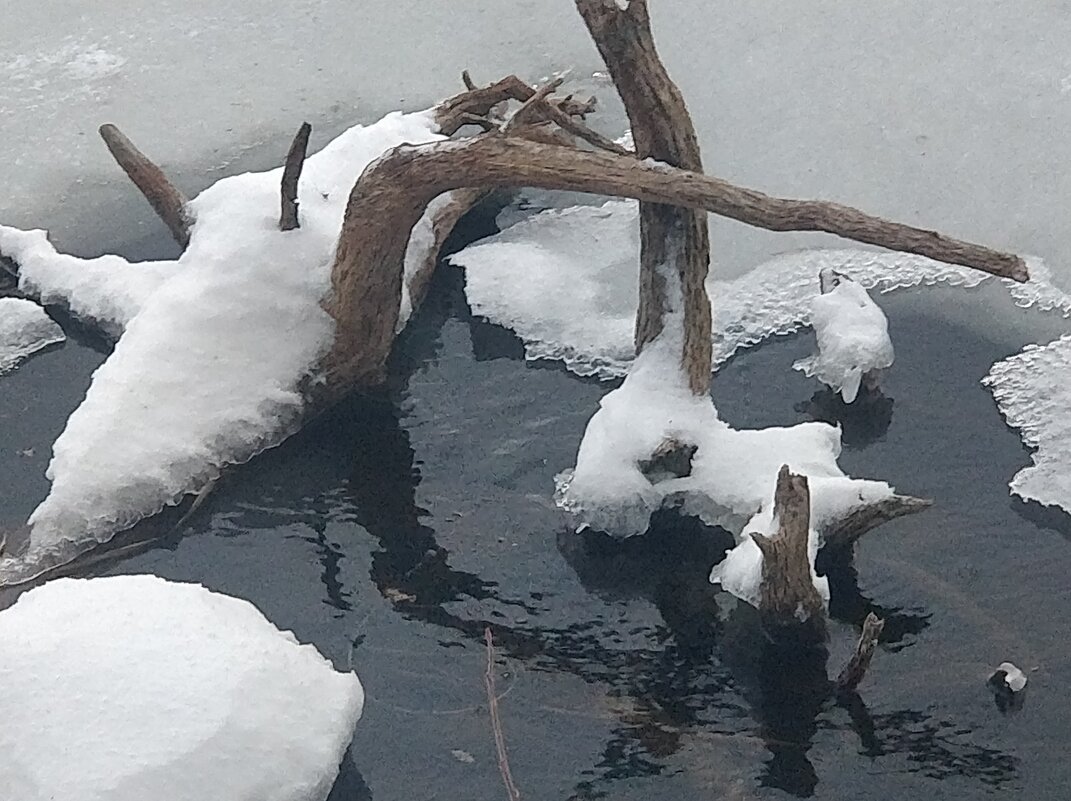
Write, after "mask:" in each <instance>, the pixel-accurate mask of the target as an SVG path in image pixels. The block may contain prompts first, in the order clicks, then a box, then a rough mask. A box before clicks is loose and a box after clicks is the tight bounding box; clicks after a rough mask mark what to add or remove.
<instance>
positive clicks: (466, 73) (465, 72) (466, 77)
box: [461, 70, 476, 92]
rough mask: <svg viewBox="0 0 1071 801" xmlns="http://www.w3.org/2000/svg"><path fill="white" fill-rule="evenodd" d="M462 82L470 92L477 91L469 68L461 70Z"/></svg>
mask: <svg viewBox="0 0 1071 801" xmlns="http://www.w3.org/2000/svg"><path fill="white" fill-rule="evenodd" d="M461 82H462V83H463V84H465V88H466V89H468V90H469V91H470V92H475V91H476V84H474V83H473V82H472V78H471V77H470V76H469V71H468V70H462V71H461Z"/></svg>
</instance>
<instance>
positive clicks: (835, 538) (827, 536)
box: [822, 495, 933, 548]
mask: <svg viewBox="0 0 1071 801" xmlns="http://www.w3.org/2000/svg"><path fill="white" fill-rule="evenodd" d="M931 506H933V501H931V500H927V499H926V498H915V497H913V496H911V495H893V496H892V497H891V498H885V499H884V500H881V501H878V502H877V503H871V504H867V505H866V506H860V507H858V508H856V509H853V510H852V511H851V512H849V513H848V514H847V515H845V516H844V517H842V518H840V519H839V520H837V521H836V522H835V523H833V524H832V525H830V526H829V527H827V528H826V529H825V530H824V531H823V532H822V539H823V540H824V541H825V546H826V547H827V548H850V547H851V546H852V545H854V544H855V541H856V540H857V539H859V538H860V537H861V536H863V535H864V534H866V533H867V532H868V531H870V529H872V528H877V527H878V526H880V525H881V524H882V523H888V522H889V521H890V520H895V519H896V518H898V517H904V516H906V515H913V514H917V513H918V512H923V511H925V510H926V509H929V508H930V507H931Z"/></svg>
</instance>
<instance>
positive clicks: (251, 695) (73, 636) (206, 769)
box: [0, 575, 364, 801]
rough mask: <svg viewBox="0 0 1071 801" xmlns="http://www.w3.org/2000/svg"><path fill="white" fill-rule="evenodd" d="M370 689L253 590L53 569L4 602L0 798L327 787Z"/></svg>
mask: <svg viewBox="0 0 1071 801" xmlns="http://www.w3.org/2000/svg"><path fill="white" fill-rule="evenodd" d="M363 703H364V693H363V691H362V689H361V684H360V682H359V681H358V679H357V676H356V675H355V674H353V673H339V672H337V671H335V670H334V668H333V667H332V666H331V664H330V663H329V662H328V661H327V660H325V659H324V658H323V656H321V655H320V653H319V652H318V651H317V650H316V648H315V647H313V646H311V645H300V644H299V643H298V641H297V640H296V639H295V638H294V636H293V635H292V634H290V633H289V632H283V631H279V630H278V629H277V628H275V626H273V625H272V624H271V623H270V622H269V621H268V620H267V619H266V618H265V617H264V616H263V615H262V614H261V613H260V612H259V611H258V610H257V609H256V607H254V606H253V605H252V604H251V603H249V602H247V601H243V600H239V599H237V598H231V597H229V596H226V595H220V594H218V593H214V592H210V591H209V590H206V589H205V588H204V587H201V586H200V585H196V584H176V583H172V582H169V581H165V580H164V579H161V578H158V577H156V576H147V575H143V576H115V577H110V578H95V579H58V580H56V581H53V582H50V583H48V584H45V585H43V586H41V587H39V588H37V589H34V590H31V591H29V592H27V593H26V594H25V595H23V596H22V597H21V598H20V599H19V601H18V602H17V603H16V604H15V605H14V606H13V607H11V608H10V609H8V610H6V611H4V612H0V721H3V726H2V727H0V755H2V756H0V764H2V767H0V789H2V790H3V792H0V797H3V798H5V799H8V798H10V799H19V801H44V800H45V799H62V800H63V801H146V799H153V801H204V800H205V799H210V798H212V799H220V800H221V801H237V799H256V801H323V799H325V798H326V797H327V795H328V793H329V792H330V791H331V786H332V785H333V784H334V781H335V778H336V776H337V774H338V767H339V764H340V762H341V761H342V757H343V755H344V754H345V751H346V748H347V747H348V745H349V742H350V739H351V737H352V734H353V728H354V726H355V724H356V723H357V720H358V718H360V715H361V709H362V706H363Z"/></svg>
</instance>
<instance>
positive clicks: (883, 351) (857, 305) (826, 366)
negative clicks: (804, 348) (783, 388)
mask: <svg viewBox="0 0 1071 801" xmlns="http://www.w3.org/2000/svg"><path fill="white" fill-rule="evenodd" d="M821 282H822V292H823V294H821V295H818V296H816V297H815V298H814V302H813V304H812V311H811V325H813V326H814V333H815V338H816V339H817V340H818V353H816V354H815V355H813V356H808V357H807V358H805V359H800V360H799V361H798V362H796V363H795V364H794V365H793V367H794V368H795V369H797V370H800V371H801V372H803V373H805V374H806V375H807V376H808V377H811V378H817V379H818V380H819V381H821V382H822V383H823V384H825V385H826V386H828V387H830V388H832V389H833V390H835V391H837V392H839V393H840V395H841V397H842V398H843V399H844V402H845V403H852V402H854V401H855V399H856V397H857V395H858V394H859V387H860V385H861V384H862V383H863V380H864V378H866V377H867V376H868V375H870V374H872V373H873V372H874V371H876V370H883V369H885V368H886V367H889V366H890V365H892V363H893V345H892V340H891V339H889V321H888V320H887V319H886V318H885V313H884V312H883V311H882V310H881V308H880V307H879V306H878V304H876V303H875V302H874V300H873V299H872V298H871V297H870V295H869V294H867V291H866V290H865V289H864V288H863V287H862V286H860V285H859V284H857V283H856V282H855V281H853V280H852V279H851V278H848V277H847V276H844V275H840V274H838V273H837V272H835V271H834V270H832V269H830V268H826V269H824V270H822V272H821Z"/></svg>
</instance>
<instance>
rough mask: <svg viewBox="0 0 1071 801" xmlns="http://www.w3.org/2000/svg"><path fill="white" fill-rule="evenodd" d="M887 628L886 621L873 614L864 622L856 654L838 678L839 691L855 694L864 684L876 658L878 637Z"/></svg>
mask: <svg viewBox="0 0 1071 801" xmlns="http://www.w3.org/2000/svg"><path fill="white" fill-rule="evenodd" d="M884 628H885V621H884V620H881V619H880V618H879V617H878V616H877V615H875V614H874V613H873V612H871V613H870V614H869V615H867V616H866V620H864V621H863V630H862V632H860V634H859V642H858V643H857V644H856V646H855V653H854V654H852V658H851V659H849V660H848V664H847V665H845V666H844V669H843V670H842V671H841V672H840V675H839V676H837V689H838V690H841V691H844V692H854V690H855V688H856V687H858V686H859V683H860V682H862V680H863V677H864V676H866V672H867V670H868V669H869V667H870V660H871V659H872V658H873V657H874V649H875V648H877V646H878V637H880V636H881V632H882V629H884Z"/></svg>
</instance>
